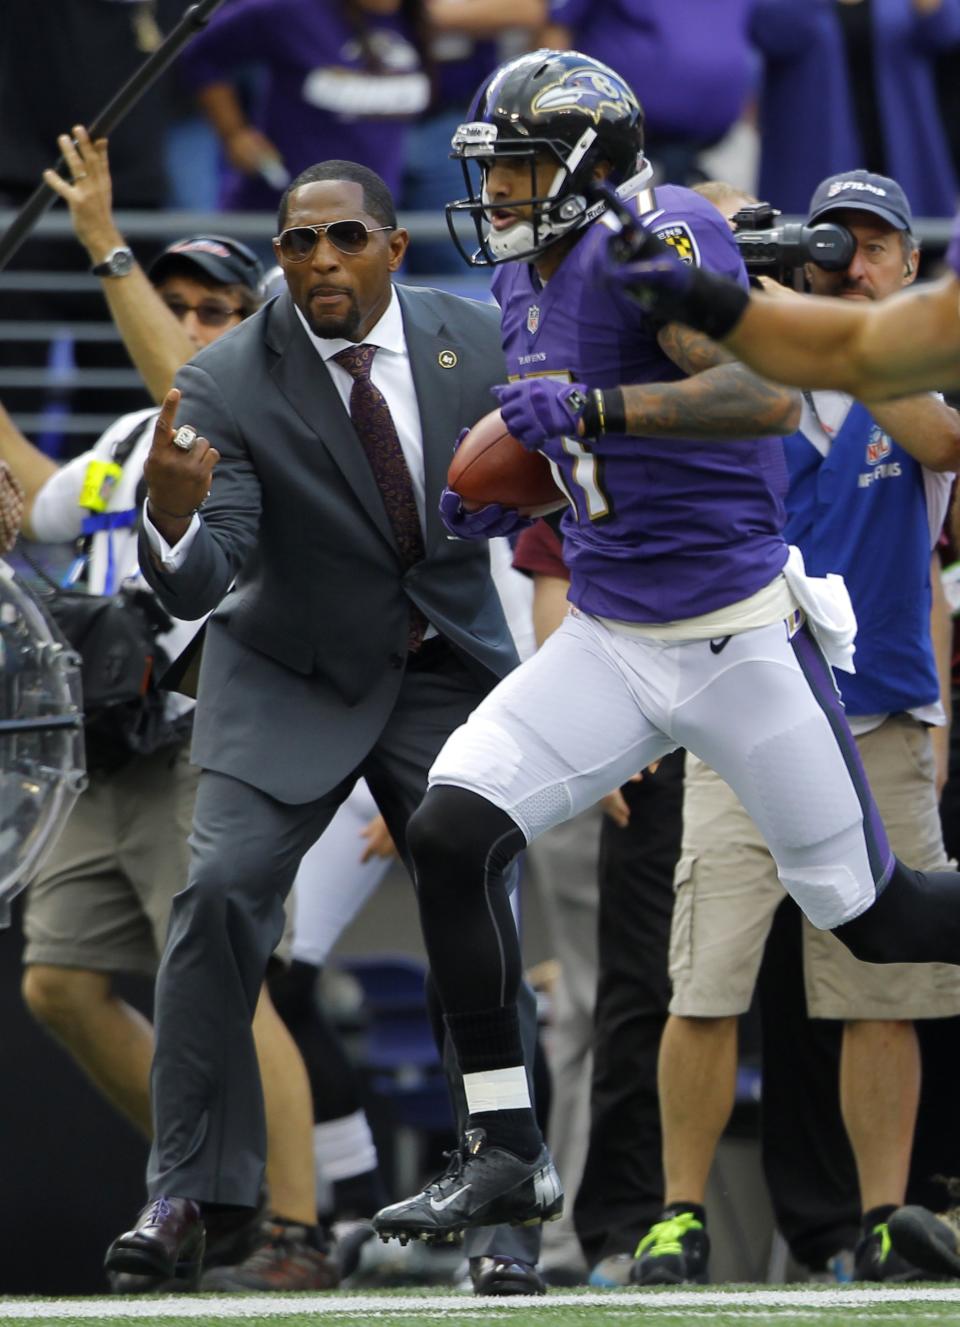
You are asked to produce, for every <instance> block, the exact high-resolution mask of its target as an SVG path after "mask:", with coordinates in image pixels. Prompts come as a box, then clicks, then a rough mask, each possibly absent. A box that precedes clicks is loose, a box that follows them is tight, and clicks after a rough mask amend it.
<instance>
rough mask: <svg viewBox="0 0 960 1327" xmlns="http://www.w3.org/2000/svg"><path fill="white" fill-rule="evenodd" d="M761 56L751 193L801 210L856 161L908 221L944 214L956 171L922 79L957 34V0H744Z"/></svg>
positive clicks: (932, 92) (929, 79)
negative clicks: (819, 187)
mask: <svg viewBox="0 0 960 1327" xmlns="http://www.w3.org/2000/svg"><path fill="white" fill-rule="evenodd" d="M750 30H751V35H752V37H753V40H754V41H755V43H756V45H757V47H758V49H759V51H760V52H761V54H762V55H763V57H764V61H765V72H764V78H763V85H762V91H761V95H760V130H761V156H760V183H759V192H760V195H761V197H763V198H767V199H770V200H771V201H774V202H775V203H776V205H777V206H778V207H779V208H781V209H782V211H784V212H787V213H791V212H792V213H802V212H803V211H804V210H805V209H806V206H807V200H808V199H809V197H810V195H811V194H812V192H813V190H814V188H815V186H816V184H817V182H818V181H819V180H821V179H823V178H824V177H825V176H827V175H834V174H836V173H837V172H839V171H843V170H849V169H851V168H852V167H854V166H864V167H866V168H867V169H868V170H871V171H874V172H879V173H881V174H885V175H892V176H895V177H896V179H898V180H899V181H900V183H901V185H902V186H903V188H904V190H905V191H906V193H907V195H908V197H909V198H910V200H911V202H912V203H913V208H914V211H915V212H916V213H917V215H918V216H949V215H950V214H951V213H952V212H953V210H954V207H955V206H956V198H957V177H956V175H955V173H954V170H953V165H952V162H951V160H950V151H949V147H948V142H947V136H946V133H945V131H944V126H943V123H942V120H941V116H940V110H939V107H938V103H937V94H936V87H935V81H934V74H935V65H934V62H935V59H936V57H937V55H938V53H940V52H942V51H943V50H945V49H947V48H948V47H949V46H951V45H953V44H955V43H957V42H958V41H960V0H805V3H803V4H796V3H795V0H755V7H754V10H753V15H752V18H751V25H750Z"/></svg>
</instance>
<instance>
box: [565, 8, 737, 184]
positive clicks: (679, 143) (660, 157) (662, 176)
mask: <svg viewBox="0 0 960 1327" xmlns="http://www.w3.org/2000/svg"><path fill="white" fill-rule="evenodd" d="M750 5H751V0H684V4H683V6H682V12H681V11H680V10H679V9H678V7H677V4H676V2H675V0H600V3H598V2H597V0H550V26H549V27H548V28H547V30H546V31H545V33H544V37H543V44H544V45H545V46H552V47H554V48H556V49H566V48H570V47H572V48H574V49H575V50H578V51H583V52H584V53H585V54H586V55H592V56H593V57H594V59H597V60H602V61H603V62H604V64H607V65H609V66H610V67H611V68H612V69H616V70H618V71H619V72H620V73H622V75H623V77H624V78H625V79H626V81H627V82H628V83H629V84H630V85H631V87H633V88H634V89H635V90H636V93H637V96H638V98H639V99H640V102H641V104H642V106H643V109H644V115H645V118H646V139H647V142H648V143H649V145H650V147H649V157H650V159H651V160H652V161H653V164H654V166H655V168H656V170H657V178H658V180H659V181H660V182H664V181H668V182H670V183H674V184H688V183H692V182H694V181H696V180H699V179H702V178H703V173H702V171H701V170H699V168H698V166H697V155H698V153H699V152H700V151H701V150H703V149H704V148H707V147H711V146H713V144H715V143H717V142H718V141H719V140H720V139H721V138H722V137H723V136H724V134H726V132H727V130H728V129H730V128H731V127H732V125H733V124H734V123H735V122H736V121H737V120H738V119H739V117H740V113H741V111H742V110H743V107H744V103H745V102H746V100H747V96H748V94H749V91H750V88H751V84H752V66H753V61H752V57H751V54H750V44H749V34H748V18H749V13H750Z"/></svg>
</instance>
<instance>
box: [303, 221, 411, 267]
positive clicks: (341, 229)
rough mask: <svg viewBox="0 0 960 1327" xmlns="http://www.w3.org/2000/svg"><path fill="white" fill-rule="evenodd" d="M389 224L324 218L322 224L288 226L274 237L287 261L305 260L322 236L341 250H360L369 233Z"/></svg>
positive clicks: (356, 251) (355, 251)
mask: <svg viewBox="0 0 960 1327" xmlns="http://www.w3.org/2000/svg"><path fill="white" fill-rule="evenodd" d="M393 229H394V227H393V226H365V225H364V224H363V222H362V221H328V222H327V224H326V225H325V226H291V227H290V228H289V230H284V231H281V233H280V234H279V235H278V236H277V244H278V245H279V246H280V253H281V255H282V256H283V257H284V258H286V260H287V262H290V263H305V262H306V261H307V259H308V258H310V257H311V256H312V255H313V251H314V249H316V247H317V245H318V244H319V243H320V236H321V235H326V237H327V239H328V240H329V241H330V243H331V244H332V245H333V247H334V248H335V249H339V250H340V252H341V253H363V251H364V249H365V248H366V247H367V245H368V243H369V242H370V236H371V235H374V234H376V233H377V232H378V231H381V230H393Z"/></svg>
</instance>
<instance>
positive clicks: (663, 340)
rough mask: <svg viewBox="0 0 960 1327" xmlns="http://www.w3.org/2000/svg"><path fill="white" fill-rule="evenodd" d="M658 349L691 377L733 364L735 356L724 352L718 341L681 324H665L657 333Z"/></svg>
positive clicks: (726, 351) (727, 351)
mask: <svg viewBox="0 0 960 1327" xmlns="http://www.w3.org/2000/svg"><path fill="white" fill-rule="evenodd" d="M657 341H658V342H659V343H660V349H661V350H662V351H663V353H664V354H665V355H666V356H667V358H668V359H672V360H673V362H674V364H676V366H677V368H679V369H683V371H684V373H686V374H687V375H688V376H692V375H693V374H694V373H702V372H703V371H704V369H712V368H715V367H716V366H717V365H718V364H730V363H734V362H735V356H733V355H731V354H730V351H729V350H725V349H724V348H723V346H722V345H720V343H719V341H712V340H711V339H710V337H709V336H705V335H704V333H703V332H695V331H694V330H693V328H692V327H684V326H683V325H682V323H667V325H666V327H661V329H660V331H659V332H658V333H657Z"/></svg>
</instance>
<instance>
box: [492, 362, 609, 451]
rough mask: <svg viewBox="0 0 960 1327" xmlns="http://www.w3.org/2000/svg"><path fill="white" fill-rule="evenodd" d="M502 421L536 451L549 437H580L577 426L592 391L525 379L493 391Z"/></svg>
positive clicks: (569, 384) (574, 384)
mask: <svg viewBox="0 0 960 1327" xmlns="http://www.w3.org/2000/svg"><path fill="white" fill-rule="evenodd" d="M490 390H491V391H492V392H493V394H494V396H495V397H496V398H497V401H498V402H499V405H500V413H501V415H502V416H503V422H504V423H505V424H506V426H507V428H508V429H509V430H510V432H511V433H512V434H513V436H514V437H515V438H516V439H517V441H518V442H522V443H523V445H524V447H527V448H528V449H529V450H530V451H536V450H537V448H538V447H542V446H543V444H544V443H545V442H546V441H547V439H548V438H561V437H564V436H572V437H574V438H576V437H579V434H580V430H579V428H578V427H577V425H578V424H579V422H580V416H581V415H582V414H583V408H584V406H585V405H586V404H587V393H588V391H589V390H590V389H589V388H588V387H586V386H585V385H584V384H583V383H582V382H560V381H559V380H557V379H556V378H524V379H522V380H521V381H520V382H508V383H504V385H503V386H502V387H492V388H491V389H490Z"/></svg>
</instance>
